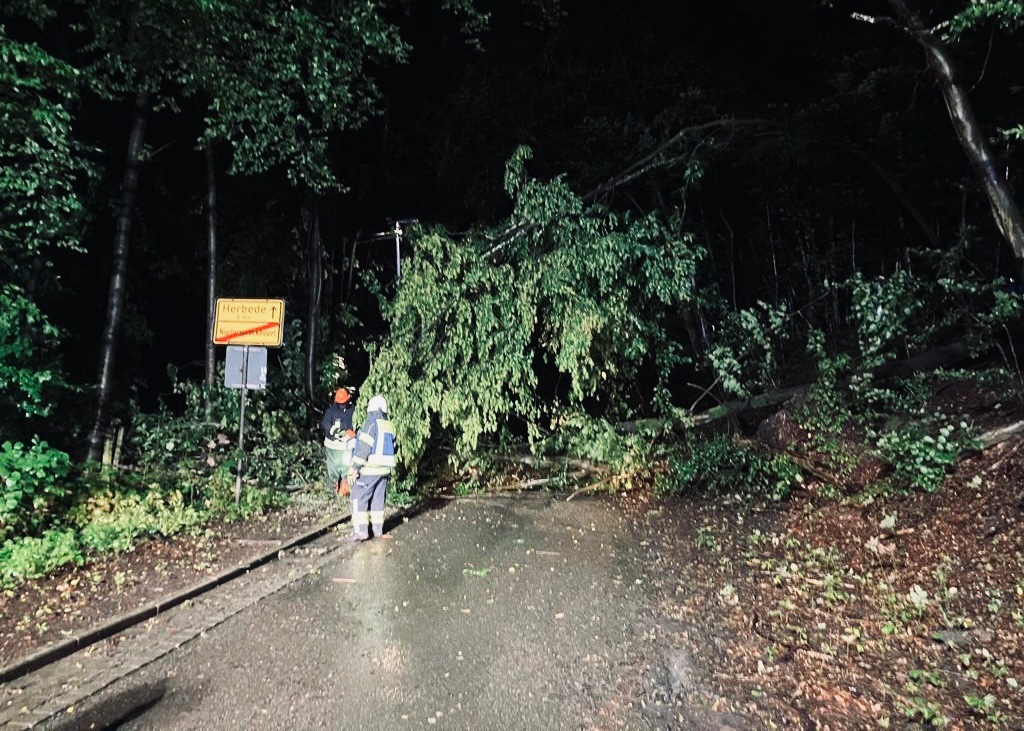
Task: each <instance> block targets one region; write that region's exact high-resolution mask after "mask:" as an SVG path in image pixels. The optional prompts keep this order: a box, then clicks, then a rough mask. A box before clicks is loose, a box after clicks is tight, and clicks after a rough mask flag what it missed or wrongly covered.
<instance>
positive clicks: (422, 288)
mask: <svg viewBox="0 0 1024 731" xmlns="http://www.w3.org/2000/svg"><path fill="white" fill-rule="evenodd" d="M529 156H530V152H529V150H528V149H526V148H522V149H520V150H519V151H518V152H517V153H516V155H515V156H514V157H513V158H512V159H511V160H510V161H509V163H508V167H507V172H506V189H507V191H508V192H509V194H510V195H511V196H512V199H513V216H512V220H513V221H514V225H513V226H511V227H509V228H505V229H501V230H499V231H477V232H474V233H472V234H470V235H469V236H468V237H467V238H466V239H464V240H458V241H456V240H454V239H453V238H452V237H450V236H448V235H446V234H444V233H442V232H440V231H419V232H416V233H415V234H414V237H413V239H412V248H413V251H414V254H413V256H412V257H411V259H410V261H409V262H408V263H407V264H405V265H404V266H403V273H402V280H401V282H400V286H399V288H398V291H397V293H396V295H395V296H394V298H393V300H391V301H389V302H386V303H384V306H383V309H384V313H385V317H386V318H387V320H388V323H389V325H390V332H389V335H388V338H387V339H386V340H385V341H384V342H383V344H382V347H381V348H380V349H379V352H376V353H375V354H374V357H373V360H372V364H371V369H370V374H369V376H368V378H367V382H366V384H364V389H363V390H364V393H369V392H371V391H372V392H380V393H384V394H387V395H388V397H389V399H390V401H391V404H392V411H393V414H392V418H393V419H395V420H396V421H397V423H398V427H399V430H400V434H401V437H402V443H403V455H404V458H405V459H406V460H407V461H408V463H409V464H410V465H415V464H416V462H417V461H418V459H419V458H420V456H421V455H422V454H423V452H424V450H425V448H426V445H427V443H428V441H429V440H430V439H431V438H432V437H435V436H438V435H444V436H446V437H450V438H451V440H452V445H453V448H452V451H453V454H454V455H455V457H456V459H457V460H458V459H465V458H466V457H467V456H468V455H469V454H470V453H471V452H472V451H473V450H474V449H476V448H477V447H478V446H479V445H480V444H481V442H482V441H483V440H495V439H498V438H501V437H502V436H503V435H504V436H508V435H509V434H512V433H515V432H516V429H514V428H513V427H515V428H517V429H518V433H520V434H522V433H525V436H526V437H527V438H528V439H530V440H531V441H534V442H536V441H537V440H539V439H540V438H541V437H542V436H544V435H545V434H547V433H548V432H550V431H551V430H557V429H558V428H559V425H560V422H561V420H562V419H563V418H564V417H565V416H566V415H567V414H569V413H571V412H573V411H576V410H578V409H580V408H581V407H583V406H584V405H585V404H587V403H588V402H589V400H591V399H593V398H594V397H596V396H601V397H602V398H601V399H600V400H601V402H602V403H603V404H604V405H605V406H606V407H607V406H608V405H609V404H610V405H611V408H613V409H614V408H619V409H623V408H624V403H623V402H622V401H619V400H616V399H614V398H611V399H608V398H606V397H607V396H608V395H610V394H616V393H618V392H621V391H623V390H625V389H627V388H628V387H629V386H628V384H629V383H630V382H631V381H632V380H633V379H634V378H635V377H636V375H637V373H638V372H639V371H640V369H641V368H648V369H650V372H651V373H652V374H653V376H652V380H653V382H655V383H656V384H658V385H662V386H663V385H664V384H665V383H667V382H668V380H669V379H670V376H671V374H672V371H673V369H674V368H675V367H677V366H678V365H680V364H681V363H683V362H684V361H685V357H684V354H683V352H682V350H681V349H680V348H679V346H678V344H677V343H676V342H675V341H674V339H673V337H672V335H671V333H670V330H671V325H672V323H673V322H674V321H675V320H676V319H677V318H678V310H679V307H680V305H681V304H682V303H684V302H686V301H688V300H689V299H690V298H691V297H692V294H693V293H692V283H693V281H694V277H695V272H696V266H697V262H698V261H699V260H700V258H701V256H702V254H703V252H702V250H701V249H700V248H699V247H698V246H696V245H694V244H693V242H692V240H691V239H690V238H689V237H687V236H685V235H682V234H680V233H678V232H677V231H676V229H675V227H674V226H673V225H671V223H670V222H666V221H664V220H663V219H662V218H661V217H660V216H658V215H654V214H652V215H647V216H640V217H635V216H631V215H627V214H622V213H617V212H614V211H610V210H608V209H606V208H604V207H603V206H600V205H596V204H590V203H587V202H585V201H584V200H583V199H582V198H581V197H579V196H578V195H577V194H575V193H574V192H573V191H572V190H571V189H570V188H569V186H568V185H567V184H566V182H565V181H564V180H563V179H561V178H556V179H554V180H551V181H549V182H541V181H538V180H535V179H532V178H530V177H529V176H528V175H527V174H526V170H525V163H526V161H527V160H528V159H529ZM542 375H543V378H542ZM553 380H554V381H557V382H558V383H559V385H558V386H557V387H556V390H555V392H554V393H553V394H545V395H544V396H543V397H542V396H541V395H540V393H539V390H540V389H542V388H551V386H550V384H551V382H552V381H553Z"/></svg>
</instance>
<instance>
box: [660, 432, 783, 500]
mask: <svg viewBox="0 0 1024 731" xmlns="http://www.w3.org/2000/svg"><path fill="white" fill-rule="evenodd" d="M802 481H803V477H802V476H801V474H800V469H799V468H798V467H797V466H796V465H794V464H793V463H792V462H790V461H789V460H788V459H786V458H785V457H783V456H778V455H776V456H770V457H769V456H765V455H764V454H762V453H761V452H759V451H758V450H756V449H754V448H753V447H751V446H749V445H747V444H743V443H739V442H734V441H731V440H729V439H727V438H726V437H723V436H721V435H715V436H713V437H711V438H708V439H703V438H700V439H695V440H694V441H693V442H692V443H691V444H690V448H689V450H688V451H687V452H686V453H685V454H681V455H673V456H671V457H670V458H669V460H668V469H667V470H666V471H665V472H664V473H663V474H661V475H659V476H658V478H657V479H656V481H655V490H656V491H657V492H659V493H663V494H664V493H669V494H676V493H682V492H687V491H690V490H698V489H703V490H705V491H707V492H709V493H725V492H728V493H742V494H746V495H750V496H758V497H767V498H769V499H771V500H781V499H783V498H785V497H786V496H788V495H789V492H790V490H791V489H792V488H793V486H794V485H797V484H799V483H800V482H802Z"/></svg>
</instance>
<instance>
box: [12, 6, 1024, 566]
mask: <svg viewBox="0 0 1024 731" xmlns="http://www.w3.org/2000/svg"><path fill="white" fill-rule="evenodd" d="M0 11H2V15H0V49H2V54H3V66H2V71H0V73H2V84H0V114H2V119H3V124H2V125H0V140H2V146H0V157H2V175H3V177H2V179H0V200H2V208H0V268H2V272H3V275H2V280H0V286H2V289H0V298H2V307H0V426H2V433H0V436H2V440H3V443H2V446H0V469H2V470H3V472H4V476H5V482H4V485H3V486H2V489H3V493H2V500H0V538H3V539H4V540H5V541H6V544H5V549H4V550H5V552H6V553H5V556H6V557H7V558H8V559H10V560H11V563H10V565H11V566H14V562H13V559H11V556H13V555H15V553H14V552H16V551H18V550H20V548H19V547H20V546H23V545H32V546H35V548H33V549H32V550H33V551H35V552H38V546H39V543H38V542H39V541H43V542H48V543H49V544H53V545H57V546H63V547H64V549H66V550H65V552H64V554H61V555H60V556H58V559H54V560H66V558H67V555H66V554H67V553H68V552H70V554H72V555H77V553H76V552H77V551H80V550H85V549H90V550H91V549H92V548H102V547H105V546H109V545H111V544H114V545H117V544H118V541H123V540H129V541H130V538H127V539H126V538H124V535H125V533H126V532H129V530H130V529H129V524H131V530H136V531H137V530H139V529H140V526H142V528H143V529H146V530H150V531H151V532H158V531H162V530H165V529H166V530H173V529H174V527H175V526H179V525H188V524H190V523H191V522H194V521H197V520H200V519H201V516H202V515H203V511H204V510H210V509H212V507H211V506H217V505H219V506H221V508H223V509H224V510H230V509H237V506H236V507H235V508H231V506H230V502H231V501H230V499H229V498H228V499H225V498H224V497H223V494H224V492H225V491H229V489H230V486H231V484H232V482H233V480H234V476H235V474H236V472H238V471H239V470H238V460H239V455H238V453H237V450H236V449H235V446H236V436H237V434H238V431H239V416H240V413H239V396H240V394H239V392H238V391H237V390H234V389H230V388H226V387H225V386H224V372H223V368H224V366H223V361H224V348H223V347H222V346H215V345H214V344H213V342H212V339H211V335H210V332H211V320H212V317H213V308H214V302H215V300H216V299H217V298H280V299H283V300H284V301H285V303H286V307H285V312H286V321H285V323H284V337H283V342H282V345H281V347H280V348H276V349H273V350H272V351H271V353H270V365H269V375H268V382H267V387H266V389H265V390H262V391H254V392H250V393H249V394H247V397H248V406H247V411H246V420H247V424H246V429H248V430H249V431H248V434H247V436H246V448H247V449H246V451H247V457H246V459H247V460H248V466H247V468H246V469H247V471H246V475H247V485H248V486H249V487H250V489H247V490H246V491H245V495H244V496H243V503H246V501H248V503H246V504H248V505H250V507H252V506H257V507H258V506H259V505H263V504H265V503H266V502H268V501H273V500H276V499H277V497H275V495H277V493H276V492H275V491H273V490H270V489H268V488H278V487H282V486H288V485H294V484H315V483H317V482H318V481H319V480H320V479H321V474H320V473H321V470H322V467H321V456H320V446H319V445H320V438H321V435H320V434H319V431H318V423H319V416H320V413H321V411H322V410H323V408H324V407H325V406H326V404H327V403H328V400H329V396H330V394H331V393H333V391H334V389H335V388H337V387H338V386H341V385H350V386H354V387H356V388H358V392H359V397H360V403H361V404H362V405H363V406H364V407H365V403H366V400H367V399H368V398H369V397H370V396H371V395H373V394H374V393H382V394H385V395H386V396H387V397H388V399H389V400H390V403H391V405H392V411H393V415H394V419H395V421H396V424H397V425H398V430H399V435H400V438H401V444H402V452H401V458H402V467H403V471H402V474H403V478H402V479H403V481H402V482H401V488H400V489H399V490H398V491H397V494H398V495H403V494H405V495H407V494H409V493H410V492H415V491H417V490H419V489H422V486H423V484H424V480H426V479H427V478H429V477H433V476H436V475H438V474H440V473H441V472H442V471H446V472H447V473H448V474H451V475H455V477H454V478H453V479H456V480H458V481H461V483H460V484H473V483H474V481H480V480H483V479H485V476H486V474H487V471H488V469H490V468H492V467H494V466H495V465H498V464H501V461H500V459H499V455H502V454H504V455H508V454H520V455H522V454H527V453H529V452H530V451H532V453H533V455H534V458H535V461H539V459H540V458H541V457H551V456H557V457H558V458H560V459H562V460H568V461H563V462H562V463H561V464H562V465H563V466H562V468H561V469H562V470H563V472H562V475H563V478H564V477H565V473H566V471H567V470H570V469H572V465H579V464H583V465H586V466H587V467H585V469H594V465H601V466H602V467H601V468H602V469H607V470H609V471H610V474H613V475H615V476H616V477H615V479H616V480H619V481H620V482H619V483H618V484H622V483H624V482H629V481H630V480H634V479H641V478H644V479H651V480H654V481H655V482H656V484H658V485H659V486H660V487H661V488H663V489H666V490H673V489H683V488H685V487H687V486H689V485H692V484H694V483H701V484H706V483H708V482H714V479H713V478H709V477H708V475H717V474H726V473H728V474H733V475H735V474H736V470H741V471H743V474H746V475H747V476H748V477H746V478H744V479H745V480H746V482H747V484H749V485H750V487H751V489H753V490H757V491H761V492H763V493H765V494H769V495H771V496H775V497H779V496H782V495H784V494H785V493H786V492H787V491H788V490H789V489H790V487H792V486H793V485H794V484H797V483H798V482H799V480H800V479H801V472H802V470H803V469H804V468H805V465H801V464H800V463H799V462H795V461H793V460H792V459H790V458H788V457H787V456H786V455H785V454H784V453H772V452H766V451H764V450H762V449H759V448H756V447H755V446H751V445H750V444H747V443H744V442H743V441H738V442H737V441H732V442H729V441H728V440H725V441H723V440H724V439H725V437H724V436H723V435H726V434H730V433H731V434H735V435H740V436H743V435H747V436H749V432H750V430H751V428H753V427H754V426H756V424H754V423H753V422H750V421H749V420H747V419H746V418H745V417H744V413H745V412H746V411H749V409H751V408H754V407H757V406H767V405H771V404H773V403H778V402H779V401H780V400H781V399H782V398H783V397H792V396H794V394H799V398H800V400H801V401H800V403H801V408H800V409H799V413H800V414H801V415H802V417H801V418H802V419H803V423H804V426H807V427H808V428H810V429H811V431H813V432H814V433H815V434H817V435H818V436H817V438H818V439H819V443H818V446H819V447H824V446H826V445H828V444H830V443H831V442H830V440H832V439H834V438H835V437H836V436H837V435H840V434H844V433H848V431H849V430H850V429H854V430H859V432H860V433H862V434H864V435H866V436H867V438H868V444H869V447H870V449H871V451H872V453H873V454H874V455H875V456H876V457H878V458H880V459H882V460H883V461H885V462H886V463H887V464H888V465H889V471H888V472H887V473H886V475H887V477H886V478H885V479H886V480H887V483H886V484H887V485H889V486H890V487H893V488H910V489H915V488H923V489H929V488H933V487H934V486H935V485H936V484H937V481H938V480H940V479H941V477H942V475H943V474H944V471H945V470H946V468H947V467H948V466H949V464H951V462H952V461H954V460H955V458H956V455H957V454H959V453H960V451H962V450H963V449H965V448H967V447H968V446H969V445H970V444H972V443H973V441H972V440H973V439H974V438H975V437H976V434H975V433H973V432H972V430H971V428H970V425H967V424H964V423H961V422H960V421H959V419H958V418H957V417H956V416H955V415H952V414H941V413H932V412H926V411H925V410H924V408H923V406H922V404H923V403H924V396H923V394H924V392H925V391H926V390H927V387H928V381H927V378H928V376H929V374H931V373H933V372H934V370H933V369H934V368H935V367H945V368H947V369H948V368H951V367H957V368H963V367H970V368H971V369H973V371H974V372H975V373H976V374H977V373H982V372H984V373H985V374H988V375H989V376H991V377H992V378H998V379H1002V381H1003V382H1006V383H1009V384H1010V385H1011V386H1013V384H1016V386H1018V387H1019V384H1020V373H1021V371H1020V364H1019V361H1018V356H1017V349H1016V347H1015V344H1016V342H1017V341H1016V340H1015V335H1016V333H1017V319H1018V316H1019V310H1020V296H1021V291H1022V290H1021V287H1020V284H1019V278H1020V276H1021V273H1022V268H1024V219H1022V216H1021V212H1020V208H1019V206H1018V201H1019V199H1020V196H1019V194H1017V193H1016V192H1015V191H1016V189H1017V188H1018V187H1019V183H1020V180H1021V177H1020V169H1021V161H1022V155H1024V152H1022V149H1021V147H1022V137H1024V86H1022V85H1021V79H1020V58H1021V51H1022V48H1021V35H1020V25H1021V22H1022V20H1024V9H1022V6H1021V4H1020V3H1019V2H1016V1H1014V0H993V1H990V2H985V1H982V0H949V1H948V2H937V3H927V4H925V3H915V2H913V1H912V0H889V1H888V2H869V1H867V0H865V2H811V1H808V2H788V3H761V2H747V1H746V0H734V1H730V2H725V3H717V4H716V3H712V4H707V3H705V4H702V5H701V6H699V7H698V6H691V5H688V4H686V3H663V2H653V1H651V2H646V1H645V2H640V3H632V4H625V3H601V4H598V5H594V4H593V3H588V2H583V1H582V0H522V2H518V3H508V2H505V3H488V2H472V1H471V0H448V1H445V2H437V3H407V2H389V1H387V0H385V1H375V0H300V1H293V2H287V3H285V2H276V1H275V2H269V3H248V2H242V1H241V0H217V1H207V0H192V1H190V2H180V1H178V0H175V1H171V0H140V1H139V2H133V3H122V2H114V1H113V0H100V1H98V2H96V1H93V2H88V3H87V2H77V1H75V2H72V1H70V0H69V1H68V2H49V1H47V0H15V1H12V2H5V3H3V4H2V6H0ZM929 353H931V354H932V357H931V359H930V360H927V359H926V362H927V366H924V365H921V361H919V360H918V361H915V360H913V359H915V358H919V357H921V356H924V355H925V354H929ZM908 362H909V363H910V364H911V365H907V363H908ZM946 372H947V373H948V370H947V371H946ZM908 415H911V416H908ZM911 417H912V418H911ZM812 427H813V428H812ZM723 444H726V446H727V448H723V446H722V445H723ZM524 445H525V446H524ZM936 445H937V446H936ZM524 449H525V450H528V451H526V452H524V451H523V450H524ZM566 465H569V466H568V467H566ZM844 465H846V463H845V462H844V461H843V460H841V459H839V458H838V457H837V458H836V459H835V460H833V462H832V463H830V464H829V465H827V468H828V471H829V474H840V473H842V471H843V470H844V469H845V467H844ZM726 467H728V470H726V469H725V468H726ZM819 472H820V469H819ZM723 479H724V478H723ZM98 496H105V497H103V498H102V499H100V498H99V497H98ZM218 501H219V502H218ZM236 502H237V499H236ZM111 505H113V506H114V508H111V509H112V510H114V512H115V513H116V508H117V506H118V505H120V506H121V508H123V509H124V512H125V514H130V515H131V516H133V517H131V518H130V519H125V520H122V521H120V522H118V521H108V522H107V523H104V524H103V525H104V527H103V529H102V530H101V529H99V528H96V527H95V525H94V524H93V523H90V521H91V520H93V517H94V516H95V515H96V514H97V512H98V511H99V510H100V507H103V508H104V509H106V508H109V507H110V506H111ZM132 511H134V512H132ZM168 515H173V518H171V517H168ZM140 516H144V517H140ZM147 521H148V522H147ZM83 526H86V527H88V526H93V529H92V530H91V532H89V531H85V532H84V534H83V533H82V531H83V530H84V529H83ZM79 535H85V536H86V538H85V539H84V540H85V541H86V542H85V544H83V545H84V548H83V547H82V545H78V547H77V548H68V544H67V543H66V541H69V540H72V538H69V536H79ZM74 540H76V541H77V540H80V539H79V538H74ZM26 541H27V542H29V543H26ZM32 541H35V542H36V543H31V542H32ZM76 545H77V544H76ZM57 553H58V554H60V551H59V550H58V551H57ZM33 555H35V553H33ZM36 570H42V569H39V568H38V567H37V568H32V569H26V568H24V566H22V565H20V564H19V567H18V568H17V569H16V570H15V569H13V568H12V574H18V575H24V574H25V573H26V572H31V571H36ZM19 572H20V574H19ZM5 580H6V579H5Z"/></svg>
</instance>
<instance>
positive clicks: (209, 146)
mask: <svg viewBox="0 0 1024 731" xmlns="http://www.w3.org/2000/svg"><path fill="white" fill-rule="evenodd" d="M214 163H215V160H214V157H213V143H212V142H207V143H206V260H207V261H206V345H205V353H206V420H207V421H209V420H210V416H211V414H212V412H213V385H214V380H215V376H216V373H217V361H216V358H215V354H216V350H215V349H214V345H213V320H214V317H215V314H216V312H215V310H216V305H217V169H216V166H215V164H214Z"/></svg>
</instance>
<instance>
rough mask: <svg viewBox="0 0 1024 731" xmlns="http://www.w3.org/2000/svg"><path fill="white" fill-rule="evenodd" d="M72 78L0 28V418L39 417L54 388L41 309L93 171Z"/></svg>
mask: <svg viewBox="0 0 1024 731" xmlns="http://www.w3.org/2000/svg"><path fill="white" fill-rule="evenodd" d="M33 7H34V10H35V12H36V14H37V16H38V17H45V15H46V13H45V7H43V6H33ZM80 81H81V80H80V75H79V73H78V71H77V70H76V69H75V68H74V67H73V66H71V65H70V64H68V63H66V62H64V61H62V60H60V59H58V58H55V57H54V56H52V55H50V54H49V53H48V52H46V51H45V50H43V49H42V48H41V47H40V46H39V45H37V44H35V43H32V42H22V41H17V40H15V39H13V38H11V37H10V36H9V35H8V34H7V32H6V29H5V28H4V27H3V26H0V127H2V129H3V134H0V279H2V284H0V406H2V407H4V409H3V411H4V412H6V413H4V414H3V415H2V416H0V420H2V419H5V417H7V416H8V415H10V414H12V412H13V413H14V414H18V413H20V414H21V415H34V414H45V413H47V412H48V411H49V408H50V403H49V401H48V397H47V395H46V393H45V388H46V386H47V385H48V384H51V385H52V384H56V383H59V382H61V381H62V377H61V372H60V366H59V364H58V362H57V347H58V344H59V331H58V330H57V328H55V327H54V326H53V325H52V324H51V322H50V319H49V318H48V316H47V312H46V310H45V309H44V307H43V306H41V302H43V301H44V300H45V299H46V298H47V296H48V295H51V294H53V292H54V289H55V285H56V282H55V279H54V277H53V275H52V272H51V267H52V259H53V256H54V255H55V252H56V251H57V250H58V249H68V250H75V251H81V250H82V244H81V238H80V237H81V233H82V224H83V221H84V206H83V203H82V198H81V193H82V189H83V188H82V183H83V182H84V180H86V179H87V178H88V177H89V176H90V173H91V172H92V166H91V165H90V163H89V161H88V159H87V151H86V149H85V148H84V147H83V146H82V145H81V144H80V143H79V142H78V141H77V140H76V139H75V137H74V135H73V132H72V128H73V117H72V112H71V107H72V105H73V104H74V102H75V100H76V98H77V95H78V92H79V85H80ZM0 423H2V422H0Z"/></svg>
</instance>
